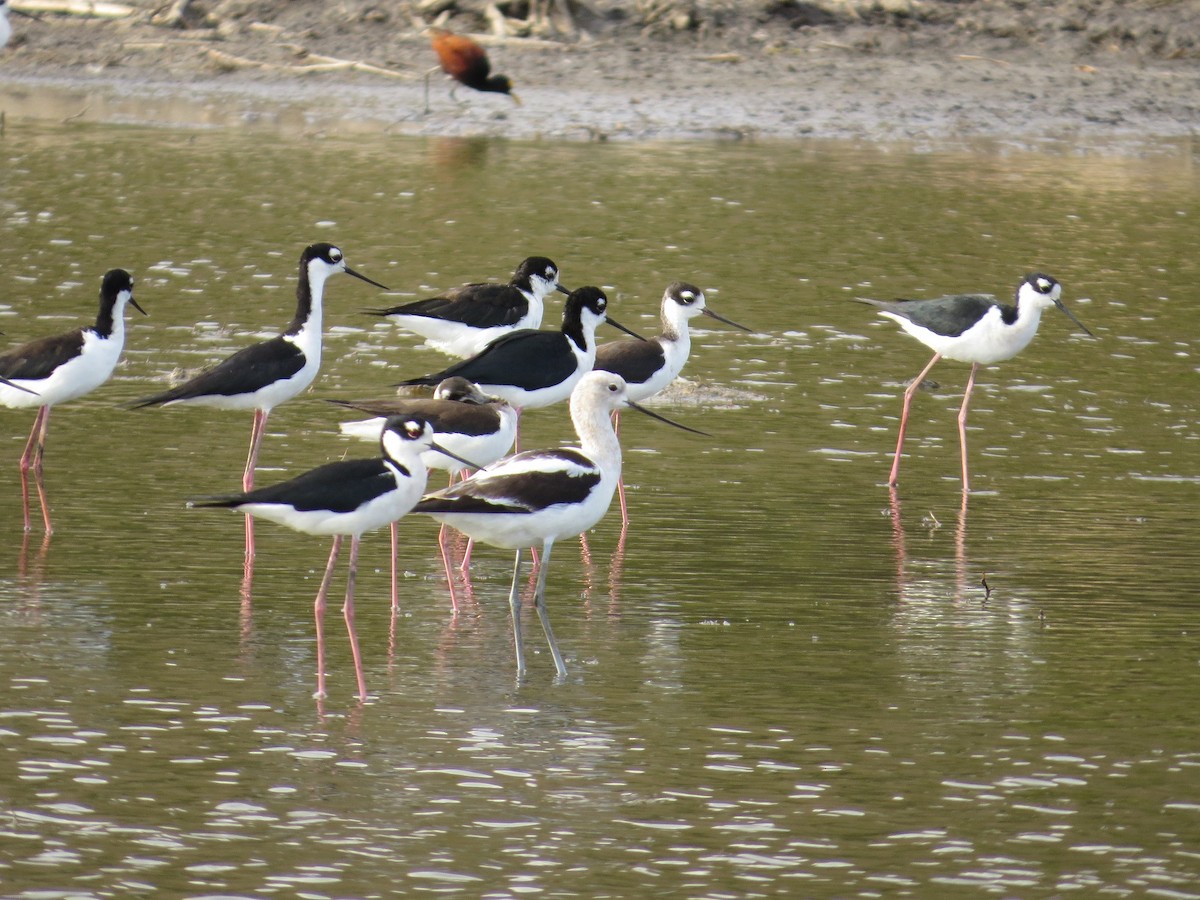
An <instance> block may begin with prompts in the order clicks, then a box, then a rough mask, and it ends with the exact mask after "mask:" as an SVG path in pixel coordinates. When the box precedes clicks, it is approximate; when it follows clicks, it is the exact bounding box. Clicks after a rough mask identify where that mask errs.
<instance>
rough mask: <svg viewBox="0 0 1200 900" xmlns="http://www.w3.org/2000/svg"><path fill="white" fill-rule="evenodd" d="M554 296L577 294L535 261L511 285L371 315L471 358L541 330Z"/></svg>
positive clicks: (549, 265)
mask: <svg viewBox="0 0 1200 900" xmlns="http://www.w3.org/2000/svg"><path fill="white" fill-rule="evenodd" d="M554 291H560V292H561V293H564V294H569V293H571V292H570V291H568V290H567V289H566V288H565V287H563V286H562V285H560V284H559V283H558V266H556V265H555V264H554V263H553V262H552V261H551V260H549V259H546V257H544V256H531V257H529V258H528V259H526V260H525V261H524V262H522V263H521V265H519V266H517V270H516V271H515V272H514V273H513V276H512V278H511V279H510V280H509V282H508V284H496V283H489V282H481V283H474V284H464V285H462V286H461V287H456V288H452V289H450V290H448V291H446V292H445V293H443V294H439V295H438V296H436V297H430V298H429V299H426V300H416V301H414V302H412V303H405V304H403V305H402V306H392V307H389V308H388V309H372V310H367V312H368V313H369V314H371V315H377V316H385V317H386V318H388V319H390V320H391V321H392V322H394V323H395V324H397V325H399V326H400V327H401V328H405V329H407V330H408V331H412V332H415V333H417V334H419V335H421V336H423V337H424V338H425V343H427V344H428V345H429V346H431V347H434V348H436V349H438V350H441V351H443V352H444V353H449V354H450V355H451V356H463V357H466V356H474V355H475V354H476V353H478V352H479V351H480V350H482V349H483V348H484V347H486V346H487V345H488V344H490V343H491V342H492V341H494V340H495V339H496V338H498V337H500V336H501V335H505V334H508V333H509V332H512V331H518V330H520V329H522V328H541V327H542V313H543V310H544V308H545V303H544V301H545V299H546V297H547V296H549V295H550V294H551V293H552V292H554Z"/></svg>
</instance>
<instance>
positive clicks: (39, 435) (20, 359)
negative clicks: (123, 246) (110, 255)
mask: <svg viewBox="0 0 1200 900" xmlns="http://www.w3.org/2000/svg"><path fill="white" fill-rule="evenodd" d="M126 304H132V305H133V307H134V308H135V309H136V310H137V311H138V312H140V313H141V314H142V315H145V314H146V311H145V310H144V309H142V308H141V306H139V305H138V302H137V301H136V300H134V299H133V278H132V277H131V276H130V274H129V273H128V272H126V271H125V270H124V269H110V270H109V271H108V272H106V273H105V274H104V278H103V279H102V280H101V282H100V311H99V312H98V313H97V315H96V323H95V324H94V325H89V326H86V327H84V328H75V329H73V330H71V331H67V332H64V333H62V334H56V335H52V336H50V337H44V338H39V339H37V340H33V341H30V342H28V343H26V344H22V345H21V346H19V347H16V348H14V349H12V350H9V351H8V352H7V353H5V354H3V355H2V356H0V377H2V378H3V379H4V380H3V383H0V404H3V405H4V406H8V407H13V408H27V407H30V406H36V407H38V412H37V416H35V417H34V420H33V430H32V431H30V433H29V440H28V441H27V442H26V444H25V452H24V453H22V454H21V500H22V507H23V513H24V517H25V521H24V524H25V530H26V531H29V530H30V528H31V525H30V517H29V470H30V468H31V467H32V468H33V475H34V482H35V483H36V485H37V492H38V500H39V502H40V503H41V506H42V521H43V523H44V524H45V527H46V533H47V534H52V533H53V532H54V528H53V526H52V525H51V524H50V507H49V505H48V504H47V502H46V485H45V481H44V478H43V462H42V460H43V456H44V453H45V446H46V432H47V431H48V430H49V428H50V409H51V407H53V406H56V405H57V404H59V403H64V402H66V401H68V400H74V399H75V398H76V397H82V396H83V395H84V394H87V393H90V392H91V391H93V390H95V389H96V388H98V387H99V386H100V385H102V384H104V383H105V382H106V381H108V379H109V378H110V377H111V376H112V373H113V369H115V368H116V365H117V362H118V361H119V360H120V358H121V351H122V350H123V349H124V347H125V305H126Z"/></svg>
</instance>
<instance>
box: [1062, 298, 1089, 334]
mask: <svg viewBox="0 0 1200 900" xmlns="http://www.w3.org/2000/svg"><path fill="white" fill-rule="evenodd" d="M1054 305H1055V306H1057V307H1058V308H1059V309H1061V310H1062V311H1063V313H1064V314H1066V317H1067V318H1068V319H1070V320H1071V321H1072V322H1074V323H1075V324H1076V325H1078V326H1079V330H1080V331H1082V332H1083V333H1084V334H1086V335H1087V336H1088V337H1095V335H1094V334H1092V333H1091V332H1090V331H1088V329H1087V326H1086V325H1084V324H1083V323H1082V322H1080V321H1079V320H1078V319H1077V318H1075V313H1073V312H1071V311H1070V310H1069V309H1067V308H1066V306H1064V305H1063V302H1062V300H1055V301H1054Z"/></svg>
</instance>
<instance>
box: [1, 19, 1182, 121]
mask: <svg viewBox="0 0 1200 900" xmlns="http://www.w3.org/2000/svg"><path fill="white" fill-rule="evenodd" d="M295 5H296V6H301V5H302V4H295ZM339 5H340V4H333V5H331V6H339ZM1133 6H1134V5H1130V8H1129V10H1128V11H1129V13H1130V15H1131V16H1132V15H1134V14H1136V13H1137V10H1136V9H1134V8H1132V7H1133ZM1160 6H1161V4H1160ZM1014 14H1015V13H1014ZM1183 24H1184V25H1186V24H1187V23H1186V22H1185V23H1183ZM14 25H15V26H17V27H18V28H20V29H22V31H23V32H24V35H23V37H22V38H21V39H19V40H17V41H14V43H13V44H12V45H10V47H9V48H8V49H6V50H5V51H3V52H2V53H0V110H3V111H4V112H5V113H6V115H7V117H8V118H9V120H10V122H11V121H16V120H20V119H23V118H36V119H41V120H46V121H54V120H72V121H100V122H118V123H137V124H156V125H157V124H161V125H187V126H206V127H256V128H268V129H284V130H288V131H294V132H300V133H313V134H317V133H320V134H354V133H361V132H386V133H392V134H406V135H425V136H443V135H454V136H493V137H505V138H515V139H563V140H627V141H628V140H632V141H646V140H694V139H701V140H711V139H731V140H738V139H772V140H792V139H814V138H818V139H826V138H829V139H852V140H858V141H905V142H914V141H916V142H920V141H936V142H946V141H951V142H952V141H970V140H979V139H988V140H997V141H1004V142H1007V141H1012V142H1016V143H1018V144H1020V145H1030V144H1037V143H1041V142H1046V141H1069V142H1097V141H1100V142H1103V141H1106V140H1117V141H1120V142H1124V143H1128V142H1134V143H1136V142H1138V141H1142V140H1154V139H1159V138H1184V137H1191V136H1192V135H1193V134H1194V133H1195V131H1196V128H1197V124H1198V123H1200V58H1198V57H1196V56H1193V55H1192V54H1190V53H1175V54H1174V58H1158V57H1156V56H1153V55H1149V56H1148V55H1147V54H1146V53H1145V52H1143V51H1144V48H1143V47H1135V48H1134V50H1133V51H1131V50H1130V49H1129V48H1128V47H1124V46H1120V45H1117V44H1104V43H1103V42H1095V41H1092V42H1086V43H1082V44H1081V43H1078V42H1076V43H1068V42H1067V37H1066V36H1069V35H1072V34H1073V32H1071V31H1069V30H1066V29H1064V30H1062V31H1061V33H1060V34H1059V35H1058V38H1057V39H1056V40H1049V39H1042V38H1040V37H1039V38H1029V37H1028V36H1026V37H1025V38H1022V37H1021V35H1015V36H1014V35H1012V34H1009V35H1007V36H1004V37H997V36H996V35H995V34H980V33H974V32H971V31H969V30H967V31H964V30H963V29H962V28H961V27H960V28H954V27H947V26H945V25H938V24H936V23H935V24H930V25H929V26H928V27H925V28H923V29H922V28H913V29H908V30H897V29H896V28H895V27H886V26H877V25H875V26H872V25H856V26H854V27H845V26H843V27H836V28H834V27H830V28H808V29H795V28H783V27H782V26H780V25H779V23H774V28H773V29H772V28H765V27H753V26H761V22H757V21H755V22H750V23H746V24H745V26H744V27H741V28H740V29H739V28H735V27H732V26H730V27H726V28H725V29H723V30H722V31H721V32H719V33H717V32H703V31H702V30H701V31H700V32H698V33H694V34H680V35H666V36H663V35H652V34H647V33H646V32H645V30H644V29H643V30H636V29H631V28H630V29H620V28H613V29H610V30H609V31H608V32H606V33H602V34H598V35H594V36H591V37H589V39H588V40H586V41H577V42H574V43H570V42H565V41H554V40H538V39H530V40H528V41H522V40H520V39H511V40H505V41H501V42H498V43H497V44H496V45H494V46H492V48H491V54H492V57H493V62H494V65H495V67H496V68H497V69H503V71H505V72H506V73H507V74H509V75H510V76H511V77H512V78H513V80H514V82H516V84H517V86H518V87H519V90H520V96H521V98H522V100H523V103H522V105H520V106H517V105H515V104H512V103H511V102H509V100H508V99H507V98H505V97H503V96H500V95H484V94H478V93H474V92H470V91H467V90H460V91H459V100H461V101H463V102H462V103H455V102H453V101H451V99H450V97H449V92H448V86H447V84H446V83H445V81H444V80H442V79H441V78H440V76H435V77H434V79H433V84H432V89H431V110H430V112H429V113H425V112H424V111H423V106H424V93H423V81H422V75H423V73H424V71H425V70H426V68H427V67H428V65H429V63H430V62H431V60H432V57H431V54H430V52H429V50H428V46H427V44H426V42H425V40H424V38H422V37H421V36H420V34H419V33H417V32H416V31H415V30H413V29H411V28H408V29H407V30H404V31H401V32H396V30H395V29H391V30H384V29H383V28H381V27H380V26H379V23H377V22H371V21H365V20H364V21H355V22H352V23H350V24H349V25H347V26H345V27H340V28H321V27H318V26H313V25H312V24H311V23H307V24H306V23H304V22H298V23H291V24H289V23H287V22H286V21H285V22H282V23H278V22H277V23H262V22H258V21H257V20H255V21H254V22H251V23H249V24H243V26H242V27H240V28H239V29H236V30H233V31H228V30H227V31H226V32H224V33H221V32H218V31H217V30H216V29H205V28H200V29H193V30H191V31H189V30H180V29H164V28H162V27H156V26H154V25H152V24H151V23H150V22H149V21H148V20H147V19H144V18H143V19H138V20H135V21H123V22H122V21H118V22H113V21H96V20H82V19H71V20H66V19H49V18H44V19H43V20H42V21H39V22H31V23H30V22H25V21H24V20H21V19H18V20H16V21H15V22H14ZM331 60H332V61H334V63H330V62H329V61H331ZM358 62H361V63H366V64H368V65H370V66H372V67H378V68H379V69H383V70H386V71H385V72H375V71H357V70H356V69H354V68H352V67H350V66H349V65H347V64H349V63H358Z"/></svg>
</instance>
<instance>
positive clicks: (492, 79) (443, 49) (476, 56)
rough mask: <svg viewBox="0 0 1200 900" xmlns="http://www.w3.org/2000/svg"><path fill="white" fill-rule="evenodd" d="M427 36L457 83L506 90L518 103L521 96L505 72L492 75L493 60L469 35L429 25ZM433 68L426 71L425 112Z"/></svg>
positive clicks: (476, 88)
mask: <svg viewBox="0 0 1200 900" xmlns="http://www.w3.org/2000/svg"><path fill="white" fill-rule="evenodd" d="M429 40H430V43H431V44H432V45H433V52H434V53H436V54H437V57H438V62H439V63H440V64H441V69H442V71H443V72H445V73H446V74H447V75H449V76H450V77H451V78H453V79H454V80H455V81H456V82H458V84H462V85H466V86H467V87H469V88H473V89H475V90H477V91H485V92H491V93H496V94H507V95H508V96H509V97H511V98H512V100H513V102H514V103H516V104H517V106H520V105H521V98H520V97H518V96H517V95H516V94H514V93H513V89H512V88H513V85H512V81H510V80H509V78H508V76H507V75H493V74H491V72H492V64H491V62H489V61H488V57H487V51H486V50H484V49H483V47H481V46H480V45H479V43H478V41H474V40H472V39H471V38H469V37H466V36H465V35H461V34H455V33H454V32H453V31H448V30H446V29H445V28H430V29H429ZM436 71H437V68H436V67H435V68H432V69H430V70H429V71H428V72H426V73H425V112H426V113H428V112H429V76H430V75H431V74H432V73H433V72H436ZM450 98H451V99H452V100H454V99H455V97H454V86H452V87H451V88H450Z"/></svg>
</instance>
